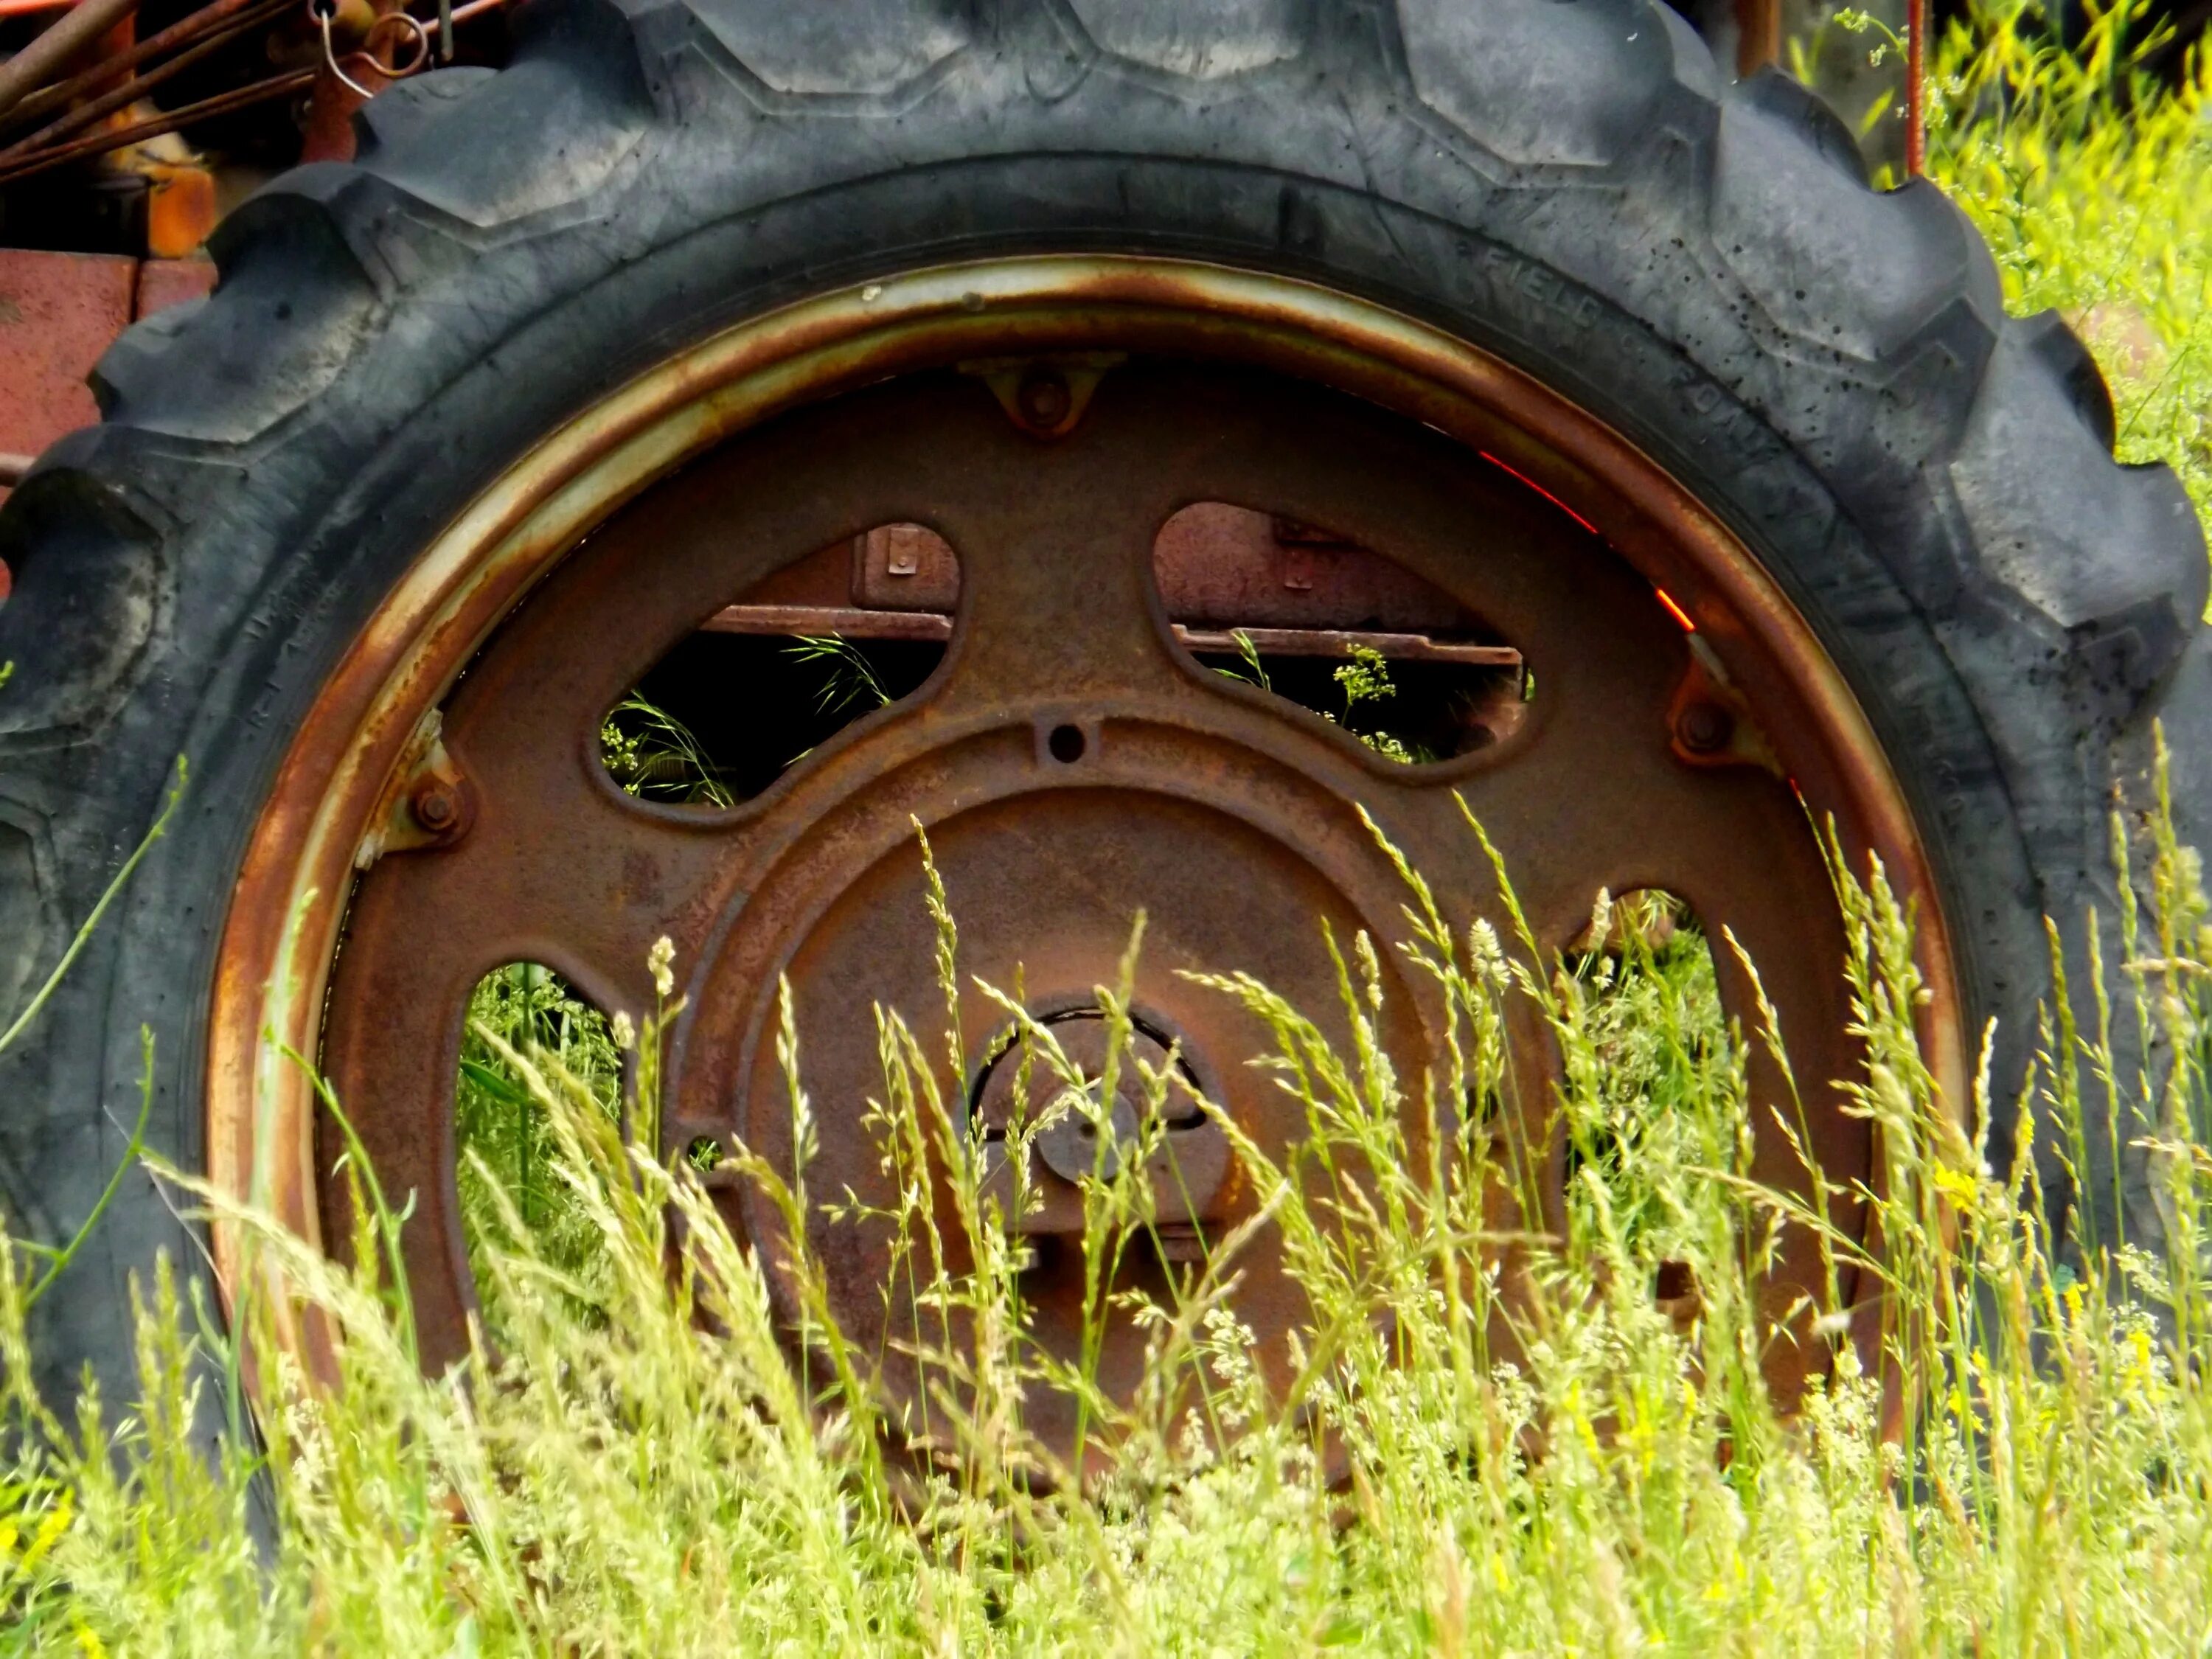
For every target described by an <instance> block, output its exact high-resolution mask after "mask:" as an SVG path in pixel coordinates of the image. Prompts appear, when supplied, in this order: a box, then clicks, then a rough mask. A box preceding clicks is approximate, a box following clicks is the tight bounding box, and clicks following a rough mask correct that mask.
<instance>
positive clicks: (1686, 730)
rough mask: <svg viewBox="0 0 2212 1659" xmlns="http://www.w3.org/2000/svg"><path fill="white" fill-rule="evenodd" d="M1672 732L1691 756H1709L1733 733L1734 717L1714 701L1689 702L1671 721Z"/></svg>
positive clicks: (1722, 746)
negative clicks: (1679, 716) (1679, 715)
mask: <svg viewBox="0 0 2212 1659" xmlns="http://www.w3.org/2000/svg"><path fill="white" fill-rule="evenodd" d="M1674 735H1675V737H1676V738H1679V739H1680V742H1681V744H1682V747H1683V748H1685V749H1686V750H1689V751H1690V752H1691V753H1692V754H1693V755H1712V754H1717V753H1718V752H1719V751H1720V750H1723V749H1725V748H1727V747H1728V745H1729V738H1733V737H1735V715H1733V714H1729V711H1728V710H1727V709H1725V708H1722V707H1721V706H1720V704H1718V703H1717V702H1693V703H1692V704H1691V705H1690V706H1689V707H1688V708H1685V709H1684V710H1683V711H1682V716H1681V718H1680V720H1676V721H1675V722H1674Z"/></svg>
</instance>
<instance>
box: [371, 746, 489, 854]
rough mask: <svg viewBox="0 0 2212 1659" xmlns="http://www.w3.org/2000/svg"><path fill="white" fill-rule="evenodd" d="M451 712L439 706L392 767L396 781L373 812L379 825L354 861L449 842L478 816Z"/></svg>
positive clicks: (458, 837) (388, 784)
mask: <svg viewBox="0 0 2212 1659" xmlns="http://www.w3.org/2000/svg"><path fill="white" fill-rule="evenodd" d="M444 727H445V717H444V715H443V714H441V712H440V711H439V710H437V709H435V708H433V709H432V710H431V711H430V712H429V713H428V714H425V715H423V716H422V723H421V724H420V725H419V726H416V728H415V735H414V736H413V737H411V738H409V739H408V740H407V748H406V750H405V752H404V754H402V755H401V756H400V757H399V764H398V766H396V767H394V768H393V769H392V781H390V782H389V783H386V785H385V786H384V793H383V794H382V795H381V796H380V797H379V798H378V799H377V803H376V811H374V812H373V813H372V814H370V822H371V823H372V824H374V826H375V827H374V828H373V829H370V830H369V832H368V834H367V835H366V836H362V841H361V846H360V847H359V848H357V849H356V851H355V853H354V855H353V867H354V868H355V869H356V870H366V869H368V867H369V866H371V865H373V864H374V863H375V862H376V861H377V860H379V859H380V858H382V857H383V856H384V855H385V854H386V853H404V852H409V851H411V850H413V849H414V848H422V847H449V846H451V845H452V844H453V842H457V841H459V839H460V838H461V837H462V836H464V835H465V834H467V833H468V828H469V825H470V824H471V823H472V822H473V821H474V820H475V818H476V798H475V795H474V793H472V792H471V789H470V788H469V782H468V780H467V779H466V778H465V777H464V776H462V775H461V769H460V768H459V767H458V766H456V765H455V764H454V763H453V757H452V756H450V755H448V754H447V752H446V744H445V741H444V738H443V737H442V735H441V733H442V732H443V731H444Z"/></svg>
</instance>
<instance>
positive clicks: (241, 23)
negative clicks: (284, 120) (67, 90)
mask: <svg viewBox="0 0 2212 1659" xmlns="http://www.w3.org/2000/svg"><path fill="white" fill-rule="evenodd" d="M291 3H292V0H264V3H263V4H261V5H259V6H257V7H255V8H253V9H252V10H249V11H246V12H245V13H243V14H242V15H240V16H238V17H237V18H235V19H234V20H233V21H230V22H229V23H228V24H227V25H225V26H224V27H220V28H216V29H214V30H211V31H210V32H209V33H207V34H205V35H204V36H203V37H202V38H201V39H200V40H197V41H196V42H195V43H193V44H192V45H191V46H187V47H186V48H185V50H184V51H182V52H179V53H178V54H177V55H176V56H175V57H174V58H170V59H169V60H168V61H167V63H163V64H156V65H155V67H153V68H152V69H150V70H147V71H146V72H145V73H144V74H143V75H140V76H133V77H132V78H131V79H130V80H128V81H125V82H124V83H123V84H122V85H121V86H119V87H117V88H114V89H113V90H112V91H109V92H104V93H102V94H100V96H99V97H97V98H94V100H91V101H90V102H89V103H87V104H83V105H81V106H78V107H77V108H76V109H73V110H71V111H70V112H69V113H68V114H66V115H64V116H63V117H61V118H59V119H58V120H56V121H52V122H50V123H49V124H47V125H46V126H43V127H41V128H40V129H39V131H36V132H33V133H32V134H30V135H29V136H28V137H22V138H19V139H17V140H16V141H15V143H12V144H9V145H8V146H7V147H6V148H5V149H0V162H5V161H13V160H14V159H15V157H17V156H19V155H29V154H31V153H32V152H33V151H34V150H40V149H46V148H48V147H50V146H52V145H53V144H57V143H60V142H61V141H62V140H63V139H64V138H67V137H70V135H71V134H72V133H77V132H82V131H84V129H85V128H87V127H88V126H90V125H93V124H94V122H96V121H98V120H99V119H100V118H101V117H103V116H106V115H111V114H112V113H114V112H115V111H117V110H118V109H121V108H123V107H124V106H126V105H128V104H132V103H135V102H137V100H138V99H139V97H140V96H141V95H143V94H145V93H146V92H148V91H149V90H151V89H152V88H155V87H156V86H159V85H160V84H161V82H164V81H166V80H167V79H168V78H169V77H170V76H173V75H175V74H177V73H178V72H179V70H186V69H189V68H191V66H192V65H193V64H197V62H199V61H200V59H201V58H205V57H206V56H207V55H208V54H209V53H210V52H220V51H222V48H223V47H225V46H228V45H230V43H231V42H232V41H234V40H237V39H238V37H239V36H240V35H241V34H243V33H246V30H248V29H250V28H252V27H256V26H257V25H258V24H261V23H264V22H266V21H268V20H269V19H270V18H272V17H274V16H276V15H277V14H278V13H279V12H282V11H284V10H287V9H289V7H290V6H291Z"/></svg>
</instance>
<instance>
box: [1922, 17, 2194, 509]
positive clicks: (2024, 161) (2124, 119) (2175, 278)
mask: <svg viewBox="0 0 2212 1659" xmlns="http://www.w3.org/2000/svg"><path fill="white" fill-rule="evenodd" d="M2147 12H2148V8H2147V6H2146V5H2145V4H2144V3H2143V0H2115V3H2112V5H2110V6H2109V8H2103V7H2100V6H2099V5H2098V4H2097V3H2095V0H2090V3H2089V6H2088V19H2089V21H2088V26H2087V34H2086V37H2085V38H2084V40H2083V41H2082V43H2081V46H2080V47H2079V48H2078V49H2077V50H2075V51H2073V52H2067V51H2063V50H2061V49H2060V48H2059V47H2058V46H2057V45H2055V44H2054V42H2053V39H2052V34H2051V29H2050V28H2049V27H2047V25H2046V23H2045V17H2044V13H2043V11H2042V9H2041V8H2040V7H2039V5H2038V4H2037V3H2035V0H1984V3H1982V4H1981V5H1979V6H1978V7H1977V8H1976V9H1973V10H1972V11H1971V12H1970V13H1969V14H1968V15H1967V16H1966V18H1965V19H1963V20H1962V21H1959V22H1957V23H1955V24H1954V25H1953V27H1951V28H1950V29H1949V30H1948V32H1947V33H1945V35H1944V37H1943V38H1942V40H1941V41H1940V42H1938V43H1937V45H1936V50H1935V51H1934V52H1933V53H1932V54H1931V57H1932V65H1931V73H1930V76H1929V81H1930V85H1929V131H1928V173H1929V177H1930V178H1931V179H1934V180H1935V181H1936V183H1938V184H1940V185H1942V186H1943V188H1944V189H1945V190H1946V191H1948V192H1949V193H1950V195H1951V197H1952V198H1953V199H1954V200H1955V201H1956V202H1958V204H1960V206H1961V207H1963V208H1964V209H1965V210H1966V212H1967V214H1968V215H1969V216H1971V217H1972V219H1973V221H1974V222H1975V223H1976V224H1977V225H1978V227H1980V229H1981V232H1982V234H1983V235H1984V236H1986V237H1987V238H1988V239H1989V242H1990V249H1991V250H1992V251H1993V252H1995V254H1996V261H1997V268H1998V270H2000V271H2001V272H2002V274H2003V277H2004V287H2005V301H2006V303H2007V305H2008V306H2009V307H2011V308H2012V309H2014V310H2015V311H2025V312H2033V311H2040V310H2043V309H2045V308H2046V307H2055V308H2056V309H2057V310H2058V311H2060V312H2062V313H2064V315H2065V316H2066V317H2067V319H2068V320H2069V321H2070V322H2072V323H2073V324H2074V325H2075V327H2076V328H2077V329H2079V330H2080V331H2081V333H2082V335H2083V337H2085V338H2086V339H2087V341H2088V343H2089V345H2090V347H2091V349H2093V350H2094V351H2095V353H2096V354H2097V356H2098V359H2099V361H2100V362H2101V364H2102V365H2103V367H2104V369H2105V372H2106V377H2107V379H2108V380H2110V381H2111V383H2112V393H2113V402H2114V404H2115V406H2116V408H2117V410H2118V421H2119V453H2120V456H2121V458H2122V459H2124V460H2130V461H2151V460H2157V461H2164V462H2166V464H2167V465H2171V466H2172V468H2173V469H2174V470H2175V471H2177V472H2178V473H2179V474H2180V476H2181V479H2182V482H2183V483H2184V484H2185V486H2187V488H2188V489H2189V492H2190V494H2191V497H2192V498H2193V499H2194V500H2195V501H2196V503H2197V510H2198V513H2199V514H2200V516H2202V517H2203V519H2204V520H2205V522H2206V524H2207V525H2208V526H2212V119H2208V117H2207V113H2206V108H2207V93H2208V91H2212V63H2208V60H2207V59H2206V58H2204V57H2203V54H2202V53H2201V52H2196V53H2193V54H2192V57H2191V62H2190V67H2189V70H2188V72H2187V74H2186V75H2185V77H2184V80H2183V84H2182V86H2181V88H2179V91H2169V90H2167V89H2166V88H2164V87H2162V86H2160V85H2155V84H2154V83H2153V82H2150V81H2149V80H2148V79H2147V78H2146V77H2145V76H2144V75H2143V74H2142V67H2141V66H2142V60H2143V58H2144V57H2145V55H2146V54H2147V53H2148V52H2152V51H2154V50H2156V49H2157V48H2159V47H2160V46H2162V45H2164V44H2165V43H2166V42H2167V41H2168V40H2171V38H2172V36H2171V32H2170V29H2168V28H2166V27H2154V26H2152V25H2151V24H2150V23H2149V21H2148V16H2147Z"/></svg>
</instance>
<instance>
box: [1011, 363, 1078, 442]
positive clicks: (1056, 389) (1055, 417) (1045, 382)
mask: <svg viewBox="0 0 2212 1659" xmlns="http://www.w3.org/2000/svg"><path fill="white" fill-rule="evenodd" d="M1014 404H1015V406H1016V407H1017V408H1018V409H1019V410H1021V412H1022V419H1024V421H1026V422H1029V423H1030V425H1031V426H1033V427H1035V428H1037V430H1039V431H1040V432H1050V431H1052V430H1053V429H1054V428H1056V427H1058V426H1059V425H1060V422H1062V421H1064V420H1066V418H1067V411H1068V410H1069V409H1070V408H1071V407H1073V401H1072V396H1071V394H1070V392H1068V389H1067V380H1066V377H1065V376H1063V375H1062V374H1060V371H1059V370H1057V369H1052V368H1033V369H1031V370H1030V372H1029V373H1028V374H1024V375H1023V376H1022V383H1021V385H1020V386H1018V387H1017V388H1016V389H1015V392H1014Z"/></svg>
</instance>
